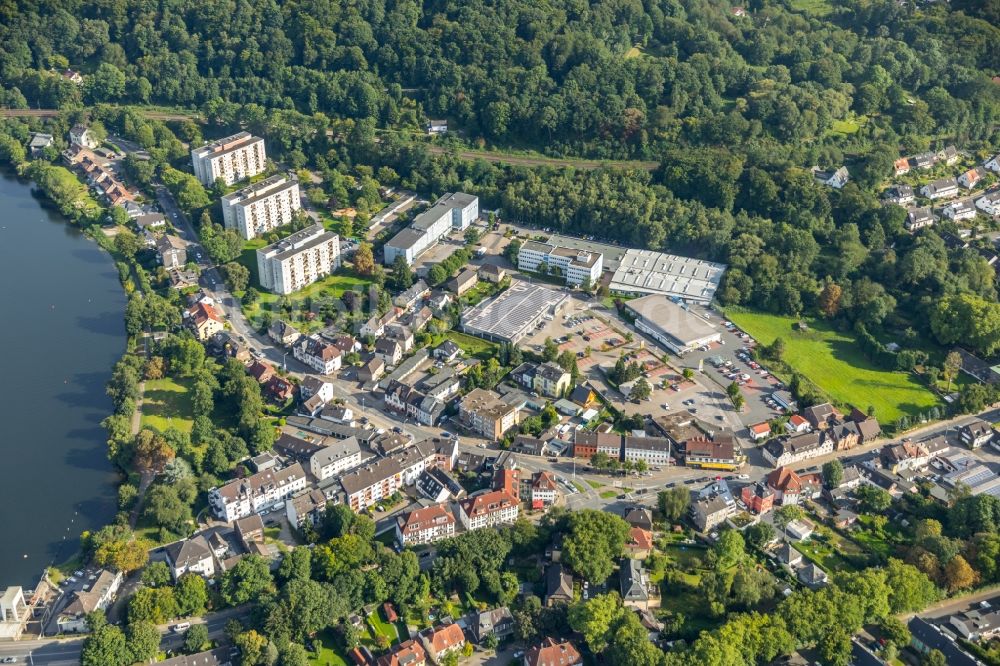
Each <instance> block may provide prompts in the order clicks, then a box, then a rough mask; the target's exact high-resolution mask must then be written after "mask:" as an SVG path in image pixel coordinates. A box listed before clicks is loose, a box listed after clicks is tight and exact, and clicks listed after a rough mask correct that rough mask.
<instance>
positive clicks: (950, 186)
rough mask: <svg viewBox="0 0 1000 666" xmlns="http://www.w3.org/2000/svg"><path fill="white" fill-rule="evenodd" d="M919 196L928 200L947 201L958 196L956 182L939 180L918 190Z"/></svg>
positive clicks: (947, 179)
mask: <svg viewBox="0 0 1000 666" xmlns="http://www.w3.org/2000/svg"><path fill="white" fill-rule="evenodd" d="M920 194H922V195H923V196H925V197H927V198H928V199H930V200H932V201H933V200H936V199H947V198H949V197H954V196H958V181H956V180H955V179H954V178H941V179H938V180H935V181H934V182H933V183H928V184H926V185H924V186H923V187H921V188H920Z"/></svg>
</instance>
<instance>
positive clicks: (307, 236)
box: [257, 224, 340, 294]
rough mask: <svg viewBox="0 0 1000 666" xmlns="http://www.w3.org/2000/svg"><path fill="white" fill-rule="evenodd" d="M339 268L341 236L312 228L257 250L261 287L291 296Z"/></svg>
mask: <svg viewBox="0 0 1000 666" xmlns="http://www.w3.org/2000/svg"><path fill="white" fill-rule="evenodd" d="M339 267H340V236H338V235H337V234H335V233H333V232H332V231H326V230H325V229H324V228H323V225H322V224H314V225H312V226H309V227H306V228H305V229H302V230H301V231H296V232H295V233H294V234H292V235H291V236H286V237H285V238H282V239H281V240H280V241H278V242H277V243H272V244H271V245H268V246H267V247H262V248H260V249H259V250H257V274H258V275H259V276H260V286H262V287H264V288H265V289H268V290H270V291H273V292H274V293H276V294H290V293H292V292H293V291H298V290H299V289H302V288H303V287H306V286H308V285H310V284H312V283H313V282H315V281H316V280H319V279H320V278H322V277H325V276H327V275H329V274H330V273H332V272H334V271H335V270H337V269H338V268H339Z"/></svg>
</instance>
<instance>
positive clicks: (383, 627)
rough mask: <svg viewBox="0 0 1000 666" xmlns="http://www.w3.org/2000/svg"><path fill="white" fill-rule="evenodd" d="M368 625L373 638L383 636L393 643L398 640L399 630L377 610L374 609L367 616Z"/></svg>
mask: <svg viewBox="0 0 1000 666" xmlns="http://www.w3.org/2000/svg"><path fill="white" fill-rule="evenodd" d="M368 626H369V628H370V629H371V632H372V636H374V637H375V638H378V637H379V636H385V637H386V639H388V641H389V642H390V643H395V642H397V641H398V640H399V631H398V630H397V629H396V625H394V624H389V623H388V622H386V621H385V620H384V619H382V616H381V615H380V614H379V611H375V612H374V613H372V614H371V615H369V616H368Z"/></svg>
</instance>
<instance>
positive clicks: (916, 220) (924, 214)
mask: <svg viewBox="0 0 1000 666" xmlns="http://www.w3.org/2000/svg"><path fill="white" fill-rule="evenodd" d="M933 225H934V215H933V213H931V209H930V208H914V209H912V210H910V211H909V212H908V213H907V214H906V221H905V222H903V226H904V227H905V228H906V230H907V231H917V230H919V229H923V228H924V227H930V226H933Z"/></svg>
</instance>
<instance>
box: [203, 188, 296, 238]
mask: <svg viewBox="0 0 1000 666" xmlns="http://www.w3.org/2000/svg"><path fill="white" fill-rule="evenodd" d="M300 208H302V201H301V199H300V198H299V183H298V181H296V180H289V179H288V178H285V177H284V176H282V175H280V174H279V175H277V176H271V177H270V178H265V179H264V180H262V181H260V182H259V183H254V184H253V185H248V186H246V187H244V188H242V189H239V190H236V191H235V192H232V193H231V194H227V195H226V196H224V197H222V219H223V222H224V223H225V225H226V228H227V229H236V231H238V232H239V234H240V236H243V238H245V239H247V240H250V239H251V238H255V237H257V236H261V235H263V234H266V233H267V232H268V231H271V230H272V229H277V228H278V227H280V226H283V225H285V224H288V223H289V222H291V221H292V216H293V215H294V214H295V211H297V210H299V209H300Z"/></svg>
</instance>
